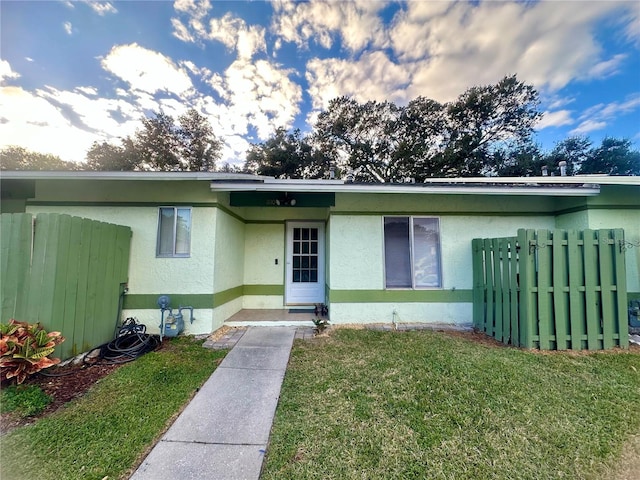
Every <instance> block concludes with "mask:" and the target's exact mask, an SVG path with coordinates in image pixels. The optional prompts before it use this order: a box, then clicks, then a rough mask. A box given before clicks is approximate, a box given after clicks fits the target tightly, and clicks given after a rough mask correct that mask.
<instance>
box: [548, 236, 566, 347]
mask: <svg viewBox="0 0 640 480" xmlns="http://www.w3.org/2000/svg"><path fill="white" fill-rule="evenodd" d="M565 235H566V234H565V232H564V231H562V230H554V231H553V320H552V321H553V323H554V327H555V337H556V349H557V350H566V349H567V343H568V333H569V326H568V323H569V317H568V315H567V296H568V295H569V293H568V292H566V291H565V289H566V288H567V287H568V286H569V282H568V278H567V276H568V272H567V248H566V247H565V240H566V239H565Z"/></svg>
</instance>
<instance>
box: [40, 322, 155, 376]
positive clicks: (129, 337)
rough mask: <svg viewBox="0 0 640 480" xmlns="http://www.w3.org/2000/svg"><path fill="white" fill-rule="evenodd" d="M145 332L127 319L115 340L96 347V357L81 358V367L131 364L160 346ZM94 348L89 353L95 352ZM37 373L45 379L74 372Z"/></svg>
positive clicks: (145, 327) (144, 327)
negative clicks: (98, 350) (97, 350)
mask: <svg viewBox="0 0 640 480" xmlns="http://www.w3.org/2000/svg"><path fill="white" fill-rule="evenodd" d="M146 331H147V326H146V325H144V324H141V323H138V322H137V321H136V319H135V318H131V317H129V318H127V319H126V320H125V321H124V322H123V323H122V326H121V327H120V328H119V329H118V334H117V335H116V338H115V339H113V340H111V341H110V342H107V343H104V344H102V345H100V346H99V347H96V348H98V349H100V352H99V354H98V356H97V357H94V359H87V357H88V355H89V353H90V352H87V353H85V354H84V356H83V357H82V364H83V366H84V367H92V366H94V365H118V364H121V363H127V362H131V361H133V360H135V359H136V358H138V357H140V356H141V355H144V354H145V353H149V352H151V351H153V350H155V349H156V348H158V347H159V346H160V337H159V336H158V335H149V334H147V333H146ZM96 348H94V349H92V350H91V351H95V350H96ZM62 368H64V367H62ZM38 373H40V375H44V376H45V377H62V376H65V375H71V374H73V373H74V371H73V370H72V371H68V372H64V373H48V372H45V371H44V370H41V371H40V372H38Z"/></svg>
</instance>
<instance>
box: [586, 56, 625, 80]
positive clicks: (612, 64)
mask: <svg viewBox="0 0 640 480" xmlns="http://www.w3.org/2000/svg"><path fill="white" fill-rule="evenodd" d="M626 59H627V55H625V54H622V53H619V54H617V55H614V56H613V58H611V59H610V60H603V61H602V62H599V63H597V64H596V65H594V66H593V67H591V68H590V69H589V73H588V74H587V76H588V77H590V78H606V77H610V76H612V75H615V74H616V73H618V72H619V71H620V67H621V66H622V65H623V64H624V61H625V60H626Z"/></svg>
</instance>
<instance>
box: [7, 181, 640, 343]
mask: <svg viewBox="0 0 640 480" xmlns="http://www.w3.org/2000/svg"><path fill="white" fill-rule="evenodd" d="M2 211H3V212H31V213H41V212H55V213H66V214H70V215H74V216H79V217H85V218H90V219H95V220H100V221H104V222H109V223H114V224H118V225H125V226H129V227H130V228H131V229H132V232H133V235H132V239H131V252H130V266H129V284H128V293H127V295H126V297H125V300H124V312H123V314H124V316H135V317H136V318H138V319H139V320H140V321H141V322H143V323H145V324H147V325H148V327H149V329H150V330H151V331H153V329H154V328H157V324H158V323H159V322H158V320H159V318H160V314H159V309H158V305H157V299H158V297H159V296H160V295H169V296H170V297H171V299H172V305H175V306H177V305H178V304H181V305H190V306H193V307H194V309H195V312H194V313H195V317H196V320H195V321H194V323H193V324H192V325H190V324H187V332H188V333H193V334H203V333H209V332H211V331H214V330H216V329H217V328H219V327H220V326H221V325H222V324H223V323H224V322H225V321H226V320H228V319H229V318H230V317H232V316H233V315H234V314H236V313H238V312H239V311H241V310H243V309H244V310H251V309H271V310H273V311H274V313H275V316H274V317H277V312H278V311H282V309H285V308H286V309H290V308H293V309H295V308H300V307H305V306H309V305H314V304H319V303H323V304H326V305H327V306H328V308H329V316H330V321H331V323H332V324H341V323H368V322H372V323H379V322H384V323H389V322H392V321H396V322H438V323H451V324H460V325H462V324H470V323H471V319H472V300H473V298H472V287H473V285H472V260H471V258H472V253H471V240H472V239H473V238H478V237H500V236H511V235H515V233H516V231H517V229H518V228H528V229H555V228H559V229H587V228H591V229H599V228H623V229H624V230H625V236H626V237H625V239H626V242H627V247H628V248H627V254H626V271H627V289H628V292H629V298H630V299H631V298H640V274H639V272H640V177H609V176H575V177H546V176H545V177H536V178H456V179H433V180H431V181H428V182H426V183H421V184H415V183H405V184H358V183H349V182H345V181H343V180H288V179H287V180H282V179H274V178H271V177H259V176H252V175H239V174H224V173H173V172H172V173H161V172H153V173H151V172H2Z"/></svg>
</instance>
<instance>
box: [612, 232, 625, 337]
mask: <svg viewBox="0 0 640 480" xmlns="http://www.w3.org/2000/svg"><path fill="white" fill-rule="evenodd" d="M613 241H614V243H613V252H614V259H615V260H614V284H615V286H616V316H615V322H614V331H615V332H617V333H618V342H619V346H620V347H622V348H629V320H628V318H627V270H626V263H625V248H624V245H625V243H624V231H623V230H622V229H621V228H617V229H615V230H613Z"/></svg>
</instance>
